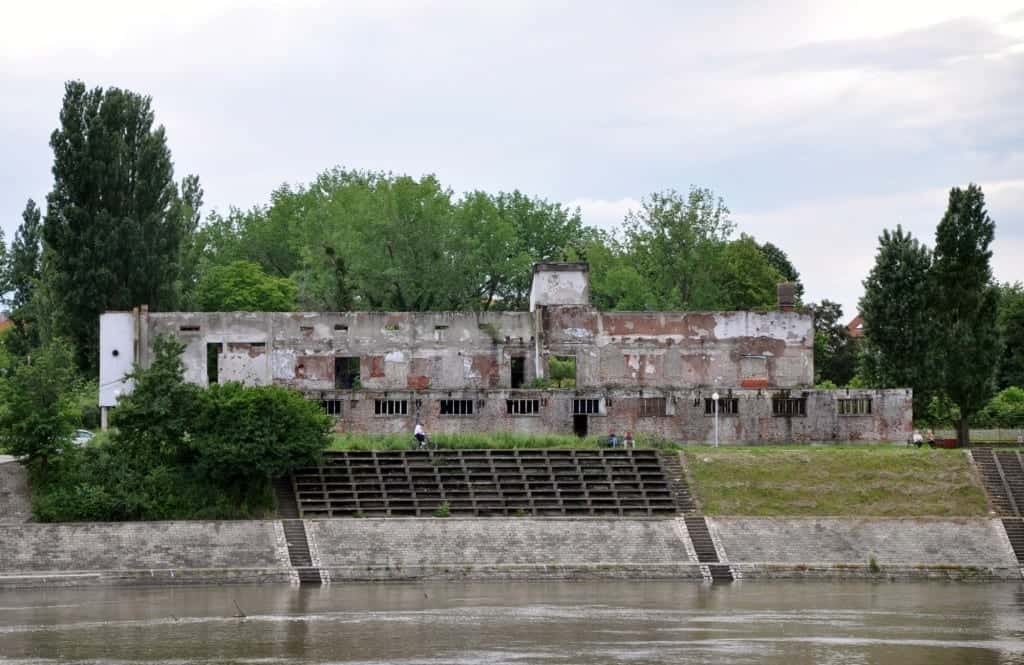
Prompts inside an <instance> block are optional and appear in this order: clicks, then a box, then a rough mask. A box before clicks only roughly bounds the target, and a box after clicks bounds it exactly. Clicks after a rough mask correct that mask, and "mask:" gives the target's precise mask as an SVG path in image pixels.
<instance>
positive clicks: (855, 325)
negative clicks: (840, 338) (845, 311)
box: [846, 313, 864, 339]
mask: <svg viewBox="0 0 1024 665" xmlns="http://www.w3.org/2000/svg"><path fill="white" fill-rule="evenodd" d="M846 332H848V333H849V334H850V337H853V338H854V339H859V338H861V337H863V336H864V319H862V318H861V316H860V314H859V313H858V314H857V316H855V317H853V319H852V320H851V321H850V322H849V323H847V324H846Z"/></svg>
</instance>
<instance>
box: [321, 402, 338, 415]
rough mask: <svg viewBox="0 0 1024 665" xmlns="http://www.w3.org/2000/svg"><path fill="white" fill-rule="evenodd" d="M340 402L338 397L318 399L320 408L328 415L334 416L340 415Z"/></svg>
mask: <svg viewBox="0 0 1024 665" xmlns="http://www.w3.org/2000/svg"><path fill="white" fill-rule="evenodd" d="M341 402H342V400H340V399H322V400H320V408H322V409H323V410H324V412H325V413H326V414H327V415H329V416H334V417H335V418H340V417H341Z"/></svg>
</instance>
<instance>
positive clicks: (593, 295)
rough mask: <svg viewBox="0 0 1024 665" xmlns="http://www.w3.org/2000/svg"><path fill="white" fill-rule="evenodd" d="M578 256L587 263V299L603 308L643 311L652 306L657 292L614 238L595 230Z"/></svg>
mask: <svg viewBox="0 0 1024 665" xmlns="http://www.w3.org/2000/svg"><path fill="white" fill-rule="evenodd" d="M592 236H593V237H591V238H588V239H587V240H585V241H584V243H583V247H582V249H581V251H580V256H579V258H580V259H582V260H584V261H586V262H587V263H588V264H589V267H590V302H591V304H593V305H594V307H597V308H598V309H600V310H602V311H614V310H620V311H643V310H649V309H653V308H654V303H655V302H656V301H657V296H656V295H655V294H654V293H653V292H652V290H651V288H650V285H649V284H648V283H647V281H646V280H645V279H644V278H643V276H642V275H641V274H640V272H639V271H638V270H637V269H636V266H635V265H634V262H633V260H632V257H631V256H630V255H629V253H628V251H627V249H626V248H625V247H624V246H623V245H622V243H620V242H619V241H618V239H617V238H615V237H614V236H612V235H611V234H608V233H606V232H604V231H597V230H594V231H593V232H592Z"/></svg>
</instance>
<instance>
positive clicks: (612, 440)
mask: <svg viewBox="0 0 1024 665" xmlns="http://www.w3.org/2000/svg"><path fill="white" fill-rule="evenodd" d="M608 447H609V448H618V447H619V437H617V436H615V432H612V433H611V434H609V435H608Z"/></svg>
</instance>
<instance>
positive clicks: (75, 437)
mask: <svg viewBox="0 0 1024 665" xmlns="http://www.w3.org/2000/svg"><path fill="white" fill-rule="evenodd" d="M95 436H96V435H95V434H93V433H92V432H90V431H89V430H87V429H76V430H75V433H74V434H72V435H71V443H73V444H75V445H76V446H78V447H79V448H84V447H85V446H86V445H88V443H89V442H90V441H92V440H93V438H94V437H95Z"/></svg>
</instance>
